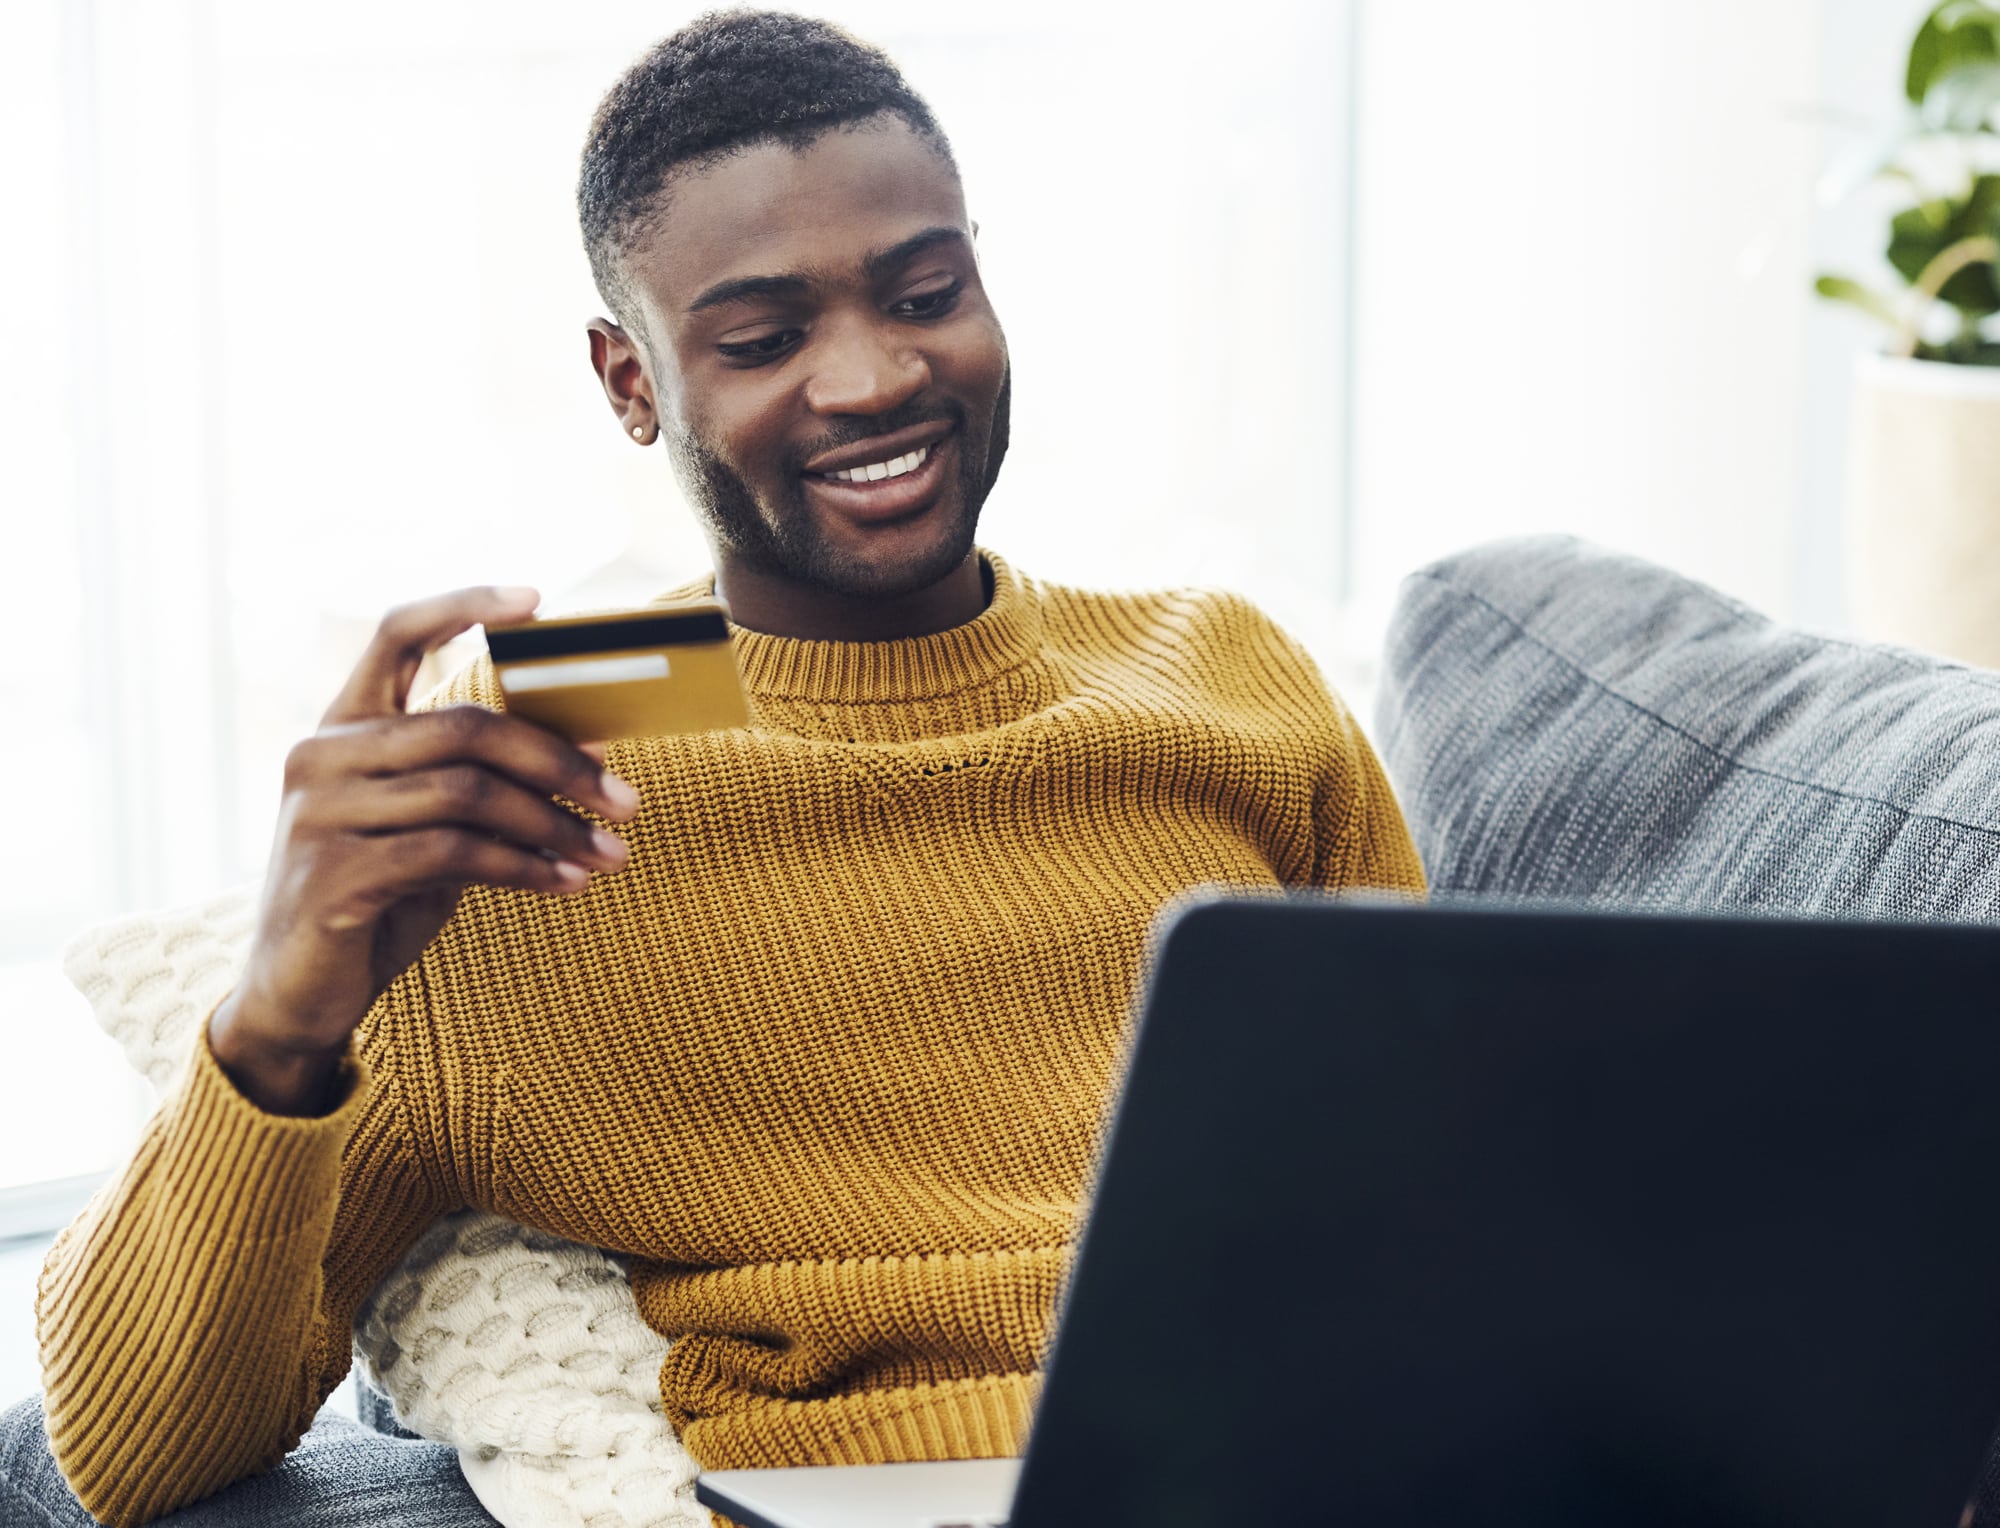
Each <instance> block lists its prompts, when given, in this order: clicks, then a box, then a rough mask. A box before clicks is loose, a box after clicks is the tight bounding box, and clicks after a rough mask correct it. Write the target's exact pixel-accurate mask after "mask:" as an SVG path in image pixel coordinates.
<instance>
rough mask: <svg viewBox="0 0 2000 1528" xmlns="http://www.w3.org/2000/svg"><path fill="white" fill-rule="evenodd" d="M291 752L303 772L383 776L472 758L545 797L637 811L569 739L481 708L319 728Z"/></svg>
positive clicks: (626, 793)
mask: <svg viewBox="0 0 2000 1528" xmlns="http://www.w3.org/2000/svg"><path fill="white" fill-rule="evenodd" d="M294 752H295V753H298V754H303V755H305V756H306V757H307V762H306V764H305V765H303V766H302V768H303V770H304V771H305V773H306V774H307V775H310V776H323V775H328V774H349V775H372V776H386V775H392V774H404V773H409V772H412V771H415V770H424V769H438V768H441V767H443V766H445V765H448V764H478V765H481V766H483V767H484V768H487V769H492V770H496V771H498V772H499V773H501V774H504V775H506V776H507V777H509V778H510V779H513V780H516V781H518V782H520V784H522V785H523V786H526V787H528V788H529V789H531V790H533V791H536V792H539V793H540V794H542V795H546V796H563V797H566V798H568V799H569V800H571V801H574V802H576V803H577V805H579V806H582V807H587V808H589V809H590V810H591V811H593V812H596V813H598V814H599V815H600V816H602V817H605V818H607V819H609V820H610V821H613V822H626V821H629V820H630V819H631V818H632V817H634V816H636V815H637V813H638V810H639V793H638V792H637V791H635V790H633V789H632V787H631V786H630V785H629V784H627V783H626V782H625V781H623V780H621V779H619V778H618V777H617V776H616V775H613V774H611V773H609V772H608V771H606V770H604V769H602V768H600V767H599V765H598V763H597V761H596V760H595V759H593V758H591V757H590V755H589V754H587V753H585V752H584V751H583V750H582V749H581V748H578V747H577V746H576V745H575V744H574V743H572V742H570V741H569V740H568V739H567V738H562V737H558V736H557V735H556V734H555V733H553V732H551V731H549V730H548V729H547V728H546V727H538V726H536V725H535V724H534V723H533V722H528V721H523V720H522V719H521V718H520V717H518V716H507V715H505V714H503V713H501V712H498V711H488V710H485V709H483V708H482V707H479V706H440V707H439V708H438V709H437V710H435V711H426V712H423V713H421V714H419V715H416V716H396V717H376V718H371V719H369V720H367V721H365V722H358V723H354V724H352V725H349V726H346V727H342V728H336V729H333V730H331V731H327V732H322V733H321V734H319V735H318V736H316V737H314V738H311V739H309V740H308V743H307V744H301V745H300V747H299V748H298V749H296V750H294Z"/></svg>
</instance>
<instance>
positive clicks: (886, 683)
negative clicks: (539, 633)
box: [666, 548, 1048, 741]
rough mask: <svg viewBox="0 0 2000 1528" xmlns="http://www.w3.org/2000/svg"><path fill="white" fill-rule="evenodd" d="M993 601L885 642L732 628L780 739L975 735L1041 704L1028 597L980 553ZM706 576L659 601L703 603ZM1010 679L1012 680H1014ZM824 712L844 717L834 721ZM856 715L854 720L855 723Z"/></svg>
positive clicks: (1036, 605)
mask: <svg viewBox="0 0 2000 1528" xmlns="http://www.w3.org/2000/svg"><path fill="white" fill-rule="evenodd" d="M979 555H980V558H981V559H982V560H983V561H984V562H985V564H986V566H987V567H988V568H989V569H990V570H991V571H992V574H993V598H992V600H991V601H990V602H988V604H987V606H986V609H985V610H983V611H981V612H980V613H979V614H978V615H977V616H975V617H974V618H973V619H972V620H970V621H967V622H966V623H965V624H964V625H962V626H954V627H952V628H951V629H950V630H948V631H940V632H936V633H934V634H932V635H930V636H927V637H902V638H898V639H896V640H894V641H888V642H816V641H806V640H802V639H800V638H796V637H774V636H770V635H768V634H766V633H764V632H757V631H746V630H744V629H743V628H742V627H735V628H732V635H733V637H734V640H735V644H736V661H737V665H738V666H739V667H740V668H741V669H742V671H743V683H744V687H745V688H746V689H747V690H749V692H750V696H751V700H752V702H753V704H754V705H755V707H756V710H757V713H758V715H759V717H760V719H761V720H762V721H764V722H765V723H766V724H775V725H778V726H781V727H784V728H786V729H787V730H796V731H801V732H807V733H815V734H822V735H827V736H839V735H842V734H843V733H844V734H847V735H850V736H854V737H857V738H866V739H869V740H873V741H890V740H893V739H895V738H899V737H903V738H910V737H920V736H926V735H928V736H938V735H941V734H944V733H957V732H965V731H973V730H979V729H981V728H984V727H990V726H994V725H996V724H999V723H1001V722H1004V721H1007V720H1011V719H1013V718H1014V717H1015V716H1018V715H1025V714H1027V713H1028V712H1029V711H1032V710H1035V709H1037V708H1038V707H1039V706H1041V705H1043V704H1046V703H1047V699H1048V697H1047V695H1046V693H1045V692H1046V690H1047V689H1048V676H1046V675H1042V674H1041V673H1040V672H1039V669H1040V665H1038V664H1037V663H1036V662H1035V660H1036V659H1037V658H1038V657H1039V656H1040V654H1041V651H1042V612H1041V605H1040V602H1039V601H1038V599H1037V598H1036V594H1035V590H1034V589H1033V587H1032V586H1030V585H1029V583H1028V582H1027V580H1025V579H1024V578H1022V576H1021V575H1020V574H1019V573H1018V572H1016V571H1015V570H1014V568H1012V567H1011V566H1009V565H1008V563H1007V562H1006V561H1005V560H1004V559H1003V558H1001V557H999V556H997V555H995V554H994V553H992V552H989V551H986V550H985V549H984V548H982V549H980V553H979ZM714 587H715V580H714V578H713V576H710V577H708V578H706V579H703V580H701V581H700V582H699V583H698V584H691V585H687V586H685V587H683V588H680V589H676V590H674V591H672V593H671V594H670V595H668V596H666V597H668V598H672V597H675V596H687V595H694V594H706V593H708V592H710V591H711V590H712V589H713V588H714ZM1009 676H1014V677H1013V678H1012V679H1011V681H1010V679H1009ZM830 708H839V709H840V710H841V711H842V712H844V713H845V715H844V717H843V718H842V719H841V720H839V721H836V720H835V719H834V718H833V717H832V716H829V715H827V714H826V713H827V711H828V710H829V709H830ZM857 713H858V714H857Z"/></svg>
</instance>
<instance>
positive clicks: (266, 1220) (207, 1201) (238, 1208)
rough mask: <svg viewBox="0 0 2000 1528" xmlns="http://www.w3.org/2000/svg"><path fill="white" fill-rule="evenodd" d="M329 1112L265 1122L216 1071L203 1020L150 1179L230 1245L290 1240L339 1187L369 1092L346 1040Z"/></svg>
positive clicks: (367, 1077) (315, 1219) (267, 1117)
mask: <svg viewBox="0 0 2000 1528" xmlns="http://www.w3.org/2000/svg"><path fill="white" fill-rule="evenodd" d="M337 1086H338V1087H339V1088H340V1089H341V1090H342V1091H343V1092H344V1094H345V1096H344V1097H343V1098H342V1099H341V1102H340V1105H339V1107H337V1108H336V1109H334V1110H333V1111H332V1112H331V1113H330V1114H324V1115H318V1116H314V1117H311V1118H294V1117H291V1116H287V1115H279V1114H267V1113H265V1112H264V1110H262V1109H260V1108H258V1107H257V1106H256V1105H255V1104H254V1103H252V1102H251V1101H250V1100H249V1099H247V1098H245V1097H244V1096H243V1094H242V1093H240V1092H239V1091H237V1088H236V1084H235V1083H233V1082H231V1081H230V1080H229V1074H228V1073H227V1072H225V1071H223V1070H222V1066H221V1063H219V1062H218V1061H217V1060H216V1059H215V1053H214V1052H213V1051H211V1050H210V1049H209V1045H208V1023H207V1019H206V1017H204V1019H203V1021H202V1022H201V1024H200V1025H199V1026H198V1029H197V1033H196V1035H195V1042H194V1047H193V1054H192V1055H191V1056H190V1057H189V1058H188V1064H187V1068H186V1070H185V1071H184V1072H183V1074H182V1077H181V1085H180V1091H179V1095H178V1097H176V1098H175V1099H174V1100H173V1102H172V1103H171V1104H170V1105H169V1106H168V1108H169V1111H170V1112H169V1118H168V1120H167V1121H166V1122H165V1123H166V1129H165V1132H164V1136H163V1139H162V1140H161V1142H160V1151H159V1155H158V1157H157V1158H156V1160H155V1162H154V1164H153V1171H152V1174H151V1176H155V1177H156V1178H157V1179H158V1181H159V1186H160V1188H161V1189H163V1190H165V1194H166V1198H167V1201H168V1202H169V1203H178V1204H199V1205H202V1206H203V1216H202V1218H203V1219H205V1220H207V1221H208V1222H209V1224H211V1225H213V1226H215V1227H216V1228H217V1229H218V1230H222V1231H223V1232H224V1234H225V1235H227V1236H229V1237H230V1238H232V1239H240V1240H262V1239H265V1238H271V1237H285V1236H293V1235H296V1234H298V1233H299V1232H301V1231H303V1230H304V1229H306V1227H307V1226H308V1225H311V1224H315V1223H324V1222H325V1221H326V1219H327V1215H328V1209H329V1206H331V1204H332V1203H333V1201H334V1198H335V1196H336V1194H337V1192H338V1189H339V1186H340V1163H341V1157H342V1155H343V1154H344V1153H345V1151H346V1149H347V1142H348V1139H349V1137H351V1136H352V1135H353V1134H354V1128H355V1126H356V1125H357V1124H358V1123H359V1121H360V1119H361V1113H362V1110H363V1108H364V1107H365V1106H366V1104H367V1101H368V1096H369V1094H370V1093H371V1092H372V1090H373V1089H374V1087H375V1079H374V1074H373V1070H372V1069H371V1068H370V1067H369V1065H368V1062H367V1060H366V1059H365V1058H364V1057H363V1056H362V1055H361V1054H360V1052H359V1051H358V1050H357V1049H356V1046H355V1042H354V1041H353V1040H352V1039H350V1040H349V1041H348V1045H347V1051H346V1053H345V1054H344V1055H343V1056H342V1057H341V1062H340V1071H339V1074H338V1084H337Z"/></svg>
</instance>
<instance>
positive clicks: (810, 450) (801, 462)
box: [788, 399, 965, 475]
mask: <svg viewBox="0 0 2000 1528" xmlns="http://www.w3.org/2000/svg"><path fill="white" fill-rule="evenodd" d="M940 422H942V423H947V424H950V425H952V426H954V427H957V426H961V425H963V424H964V423H965V407H964V405H963V404H958V403H948V402H946V403H922V402H919V401H916V400H914V399H913V400H912V401H910V402H909V403H906V404H904V405H903V406H902V407H901V408H897V409H891V410H890V411H889V412H888V413H886V414H874V415H869V416H866V417H859V416H858V417H856V418H854V419H852V420H848V421H845V422H843V423H841V424H839V425H837V426H834V427H832V428H830V429H828V430H827V432H826V433H825V434H824V435H819V436H815V437H814V438H813V439H811V440H809V441H807V442H805V444H803V445H801V446H799V447H798V448H797V449H796V450H794V451H791V452H789V453H788V455H789V457H790V462H789V464H788V465H789V466H790V469H791V471H792V472H793V474H795V475H796V474H798V473H801V472H804V471H805V468H806V463H807V462H809V461H811V460H812V459H813V458H814V457H817V456H824V455H825V454H826V453H827V452H829V451H838V450H839V449H840V448H841V447H842V446H851V445H855V444H857V443H858V442H860V441H864V440H873V439H874V438H875V437H876V436H878V435H891V434H894V433H895V432H896V431H897V430H907V429H910V428H912V427H913V426H915V425H920V424H936V423H940Z"/></svg>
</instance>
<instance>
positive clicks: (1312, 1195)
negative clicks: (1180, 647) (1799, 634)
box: [697, 898, 2000, 1528]
mask: <svg viewBox="0 0 2000 1528" xmlns="http://www.w3.org/2000/svg"><path fill="white" fill-rule="evenodd" d="M1996 1423H2000V930H1994V929H1986V928H1978V927H1971V926H1955V927H1954V926H1937V925H1923V926H1919V925H1897V924H1840V923H1805V922H1789V921H1778V920H1742V919H1729V920H1725V919H1719V918H1695V917H1679V916H1675V917H1663V916H1626V915H1613V914H1608V913H1601V912H1578V911H1550V910H1547V909H1541V910H1535V909H1525V908H1505V907H1492V906H1480V907H1467V906H1451V905H1435V904H1434V905H1432V906H1428V907H1424V906H1413V905H1400V904H1399V905H1383V904H1379V903H1365V902H1355V901H1347V900H1340V901H1336V900H1330V899H1311V900H1304V899H1299V900H1276V899H1271V898H1257V899H1218V900H1214V901H1209V902H1204V903H1196V904H1194V905H1192V906H1190V907H1187V908H1185V909H1184V910H1182V911H1180V912H1179V913H1178V914H1177V915H1176V916H1173V917H1172V918H1171V919H1170V920H1169V921H1168V922H1167V923H1166V924H1165V925H1164V928H1163V937H1162V938H1161V940H1160V942H1159V944H1158V946H1157V948H1156V951H1155V960H1154V964H1153V974H1152V978H1151V981H1150V983H1149V985H1148V988H1147V992H1146V997H1145V1002H1144V1007H1143V1015H1142V1021H1141V1024H1140V1028H1139V1032H1138V1035H1137V1038H1136V1041H1135V1046H1134V1050H1133V1053H1132V1057H1131V1061H1130V1065H1129V1067H1128V1070H1127V1074H1126V1080H1125V1085H1124V1087H1123V1089H1122V1092H1121V1096H1120V1100H1119V1104H1118V1108H1117V1112H1116V1115H1115V1118H1114V1121H1113V1128H1112V1130H1111V1133H1110V1136H1109V1141H1108V1145H1107V1148H1106V1150H1105V1153H1104V1156H1103V1160H1102V1162H1101V1163H1100V1166H1099V1176H1098V1182H1097V1187H1096V1192H1095V1194H1094V1196H1093V1203H1092V1209H1091V1213H1090V1217H1089V1221H1088V1224H1087V1226H1086V1228H1085V1231H1084V1234H1083V1238H1082V1242H1081V1245H1080V1248H1079V1252H1078V1257H1077V1261H1076V1264H1075V1266H1074V1269H1073V1271H1072V1275H1071V1278H1070V1280H1069V1283H1068V1287H1067V1289H1066V1291H1065V1295H1064V1303H1063V1309H1062V1314H1061V1319H1060V1323H1059V1326H1058V1329H1057V1334H1056V1337H1055V1341H1054V1345H1053V1350H1052V1352H1051V1354H1050V1358H1049V1363H1048V1366H1047V1370H1046V1376H1045V1380H1044V1386H1043V1391H1042V1397H1041V1401H1040V1404H1039V1407H1038V1409H1037V1412H1036V1417H1035V1422H1034V1426H1033V1429H1032V1435H1031V1437H1030V1440H1029V1443H1028V1448H1027V1453H1026V1457H1025V1459H1024V1460H1023V1461H1021V1462H1019V1463H1018V1464H1017V1463H1016V1462H1015V1461H1010V1460H1001V1461H993V1460H982V1461H973V1462H970V1463H959V1464H929V1465H884V1466H874V1467H864V1468H835V1469H800V1470H746V1471H720V1472H714V1473H710V1474H707V1475H704V1476H703V1477H702V1478H701V1480H700V1482H699V1483H698V1486H697V1495H698V1496H699V1498H700V1499H701V1501H702V1502H704V1503H705V1504H707V1505H708V1506H710V1507H711V1508H714V1509H715V1510H717V1511H719V1512H722V1513H725V1514H727V1515H728V1516H729V1517H732V1518H734V1519H735V1520H736V1521H738V1522H739V1523H743V1524H746V1525H751V1528H849V1525H855V1528H858V1525H860V1524H863V1523H866V1524H869V1525H871V1528H903V1525H908V1528H939V1525H941V1524H982V1525H983V1524H989V1523H1000V1522H1005V1523H1007V1524H1009V1525H1011V1528H1067V1525H1071V1524H1076V1525H1081V1524H1086V1523H1087V1524H1091V1525H1102V1524H1105V1523H1117V1524H1125V1523H1131V1524H1234V1523H1278V1522H1304V1523H1343V1522H1346V1523H1355V1524H1367V1525H1369V1528H1388V1525H1401V1524H1409V1525H1413V1528H1414V1525H1419V1524H1421V1525H1423V1528H1436V1525H1438V1524H1440V1523H1450V1524H1452V1525H1454V1528H1469V1525H1494V1528H1498V1525H1502V1524H1504V1525H1507V1528H1523V1525H1542V1528H1569V1525H1576V1528H1585V1525H1588V1528H1601V1525H1603V1524H1605V1523H1618V1524H1620V1525H1622V1528H1650V1525H1654V1524H1659V1525H1662V1528H1664V1525H1668V1524H1673V1525H1676V1528H1684V1525H1686V1524H1690V1523H1701V1524H1703V1525H1710V1528H1715V1525H1743V1528H1753V1525H1754V1528H1763V1525H1771V1528H1777V1525H1780V1524H1785V1525H1798V1524H1812V1525H1815V1528H1844V1525H1854V1528H1864V1525H1865V1528H1905V1525H1907V1528H1954V1525H1956V1524H1957V1523H1958V1521H1959V1518H1960V1515H1961V1511H1962V1509H1963V1507H1964V1505H1965V1503H1966V1501H1967V1499H1968V1497H1969V1495H1970V1493H1971V1490H1972V1487H1973V1483H1974V1481H1975V1479H1976V1477H1977V1475H1978V1473H1979V1469H1980V1466H1981V1463H1982V1461H1983V1459H1984V1458H1985V1454H1986V1449H1987V1446H1988V1443H1989V1440H1990V1439H1991V1438H1992V1436H1993V1434H1994V1430H1995V1424H1996Z"/></svg>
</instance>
